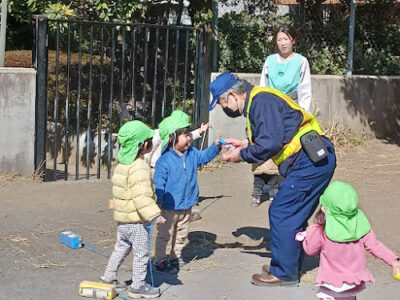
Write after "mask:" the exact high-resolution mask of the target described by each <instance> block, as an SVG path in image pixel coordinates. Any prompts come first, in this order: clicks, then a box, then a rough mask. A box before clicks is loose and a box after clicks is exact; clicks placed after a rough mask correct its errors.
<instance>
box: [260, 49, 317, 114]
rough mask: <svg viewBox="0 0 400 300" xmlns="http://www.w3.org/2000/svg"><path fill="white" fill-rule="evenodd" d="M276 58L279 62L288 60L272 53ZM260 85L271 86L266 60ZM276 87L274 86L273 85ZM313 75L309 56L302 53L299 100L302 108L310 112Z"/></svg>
mask: <svg viewBox="0 0 400 300" xmlns="http://www.w3.org/2000/svg"><path fill="white" fill-rule="evenodd" d="M272 55H273V56H274V58H275V59H276V61H277V63H278V64H284V63H285V62H287V61H288V60H285V59H284V58H283V57H281V56H280V55H279V54H278V53H275V54H272ZM260 86H265V87H269V80H268V63H267V59H266V60H265V63H264V66H263V69H262V72H261V76H260ZM271 87H272V88H274V86H271ZM311 96H312V90H311V76H310V64H309V63H308V60H307V58H305V57H304V56H302V55H301V65H300V82H299V84H298V87H297V102H298V104H299V105H300V107H301V108H303V109H304V110H306V111H308V112H310V110H311Z"/></svg>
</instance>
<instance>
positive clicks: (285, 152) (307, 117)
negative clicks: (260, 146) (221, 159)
mask: <svg viewBox="0 0 400 300" xmlns="http://www.w3.org/2000/svg"><path fill="white" fill-rule="evenodd" d="M259 93H270V94H273V95H275V96H277V97H278V98H280V99H281V100H282V101H285V102H286V103H287V104H288V105H289V106H290V108H292V109H294V110H297V111H298V112H300V113H301V114H302V115H303V121H302V122H301V124H300V127H299V129H298V130H297V131H296V133H295V134H294V136H293V138H292V140H291V141H290V142H289V143H287V144H286V145H284V146H283V148H282V149H281V151H280V152H279V153H278V154H277V155H275V156H274V157H272V160H273V161H274V162H275V164H276V165H278V166H279V165H280V164H281V163H282V162H283V161H284V160H285V159H286V158H288V157H289V156H291V155H293V154H295V153H297V152H299V151H300V149H301V143H300V138H301V137H302V135H304V134H306V133H307V132H309V131H311V130H315V131H316V132H318V133H319V134H321V133H322V129H321V127H320V126H319V124H318V121H317V120H316V119H315V117H314V116H313V115H312V114H311V113H309V112H306V111H305V110H304V109H302V108H301V107H300V106H299V105H298V104H297V103H296V102H295V101H294V100H293V99H291V98H290V97H289V96H287V95H285V94H284V93H282V92H280V91H279V90H277V89H273V88H267V87H260V86H255V87H254V88H253V89H252V90H251V92H250V96H249V101H248V103H247V107H246V118H247V134H248V136H249V141H250V143H251V144H254V141H253V133H252V131H251V124H250V107H251V103H252V101H253V98H254V97H255V96H256V95H258V94H259Z"/></svg>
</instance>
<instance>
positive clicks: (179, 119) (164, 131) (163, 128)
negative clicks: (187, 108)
mask: <svg viewBox="0 0 400 300" xmlns="http://www.w3.org/2000/svg"><path fill="white" fill-rule="evenodd" d="M189 119H190V118H189V115H188V114H187V113H185V112H183V111H181V110H178V109H177V110H174V111H173V112H172V113H171V115H170V116H169V117H166V118H165V119H164V120H162V121H161V123H160V124H159V125H158V130H159V132H160V137H161V140H162V144H161V147H162V152H164V151H165V150H166V145H167V144H168V141H169V136H170V135H171V134H173V133H174V132H175V131H177V130H179V129H182V128H186V127H189V126H192V124H191V123H190V120H189Z"/></svg>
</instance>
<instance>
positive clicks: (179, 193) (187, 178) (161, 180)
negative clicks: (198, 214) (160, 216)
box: [154, 143, 221, 210]
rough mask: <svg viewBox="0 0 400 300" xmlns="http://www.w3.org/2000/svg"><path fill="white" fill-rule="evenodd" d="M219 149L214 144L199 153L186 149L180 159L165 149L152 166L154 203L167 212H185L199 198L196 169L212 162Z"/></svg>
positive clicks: (196, 150) (176, 154)
mask: <svg viewBox="0 0 400 300" xmlns="http://www.w3.org/2000/svg"><path fill="white" fill-rule="evenodd" d="M220 150H221V149H220V148H219V147H218V146H216V145H215V143H213V144H212V145H211V146H210V147H208V148H207V149H205V150H203V151H200V150H198V149H196V148H193V147H189V148H188V149H187V150H186V151H185V152H184V153H183V155H182V156H179V155H178V153H177V152H176V151H175V150H173V149H168V151H167V152H165V153H164V154H163V155H161V157H160V158H159V159H158V160H157V163H156V170H155V173H154V184H155V186H156V195H157V204H160V205H161V208H162V209H168V210H185V209H189V208H191V207H192V206H193V205H195V204H196V203H197V201H198V197H199V185H198V183H197V168H198V167H199V166H202V165H205V164H207V163H209V162H210V161H212V160H213V159H214V158H215V157H216V156H217V155H218V153H219V151H220Z"/></svg>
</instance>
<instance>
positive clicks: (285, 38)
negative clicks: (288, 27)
mask: <svg viewBox="0 0 400 300" xmlns="http://www.w3.org/2000/svg"><path fill="white" fill-rule="evenodd" d="M295 43H296V40H294V39H293V38H292V37H291V36H290V35H288V34H286V33H284V32H278V34H277V36H276V45H277V46H278V49H279V52H280V53H281V54H282V55H283V56H288V55H290V54H292V53H293V46H294V44H295Z"/></svg>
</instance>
